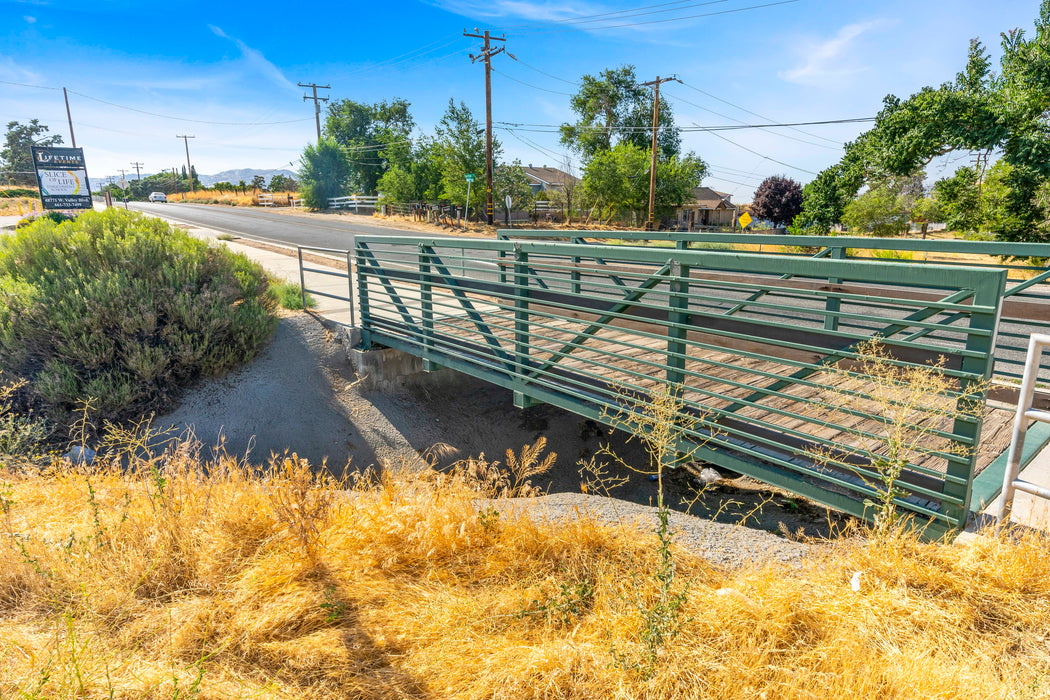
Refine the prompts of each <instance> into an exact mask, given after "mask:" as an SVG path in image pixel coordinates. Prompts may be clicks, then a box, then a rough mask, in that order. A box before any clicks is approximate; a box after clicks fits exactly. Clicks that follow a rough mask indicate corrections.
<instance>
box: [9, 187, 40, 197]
mask: <svg viewBox="0 0 1050 700" xmlns="http://www.w3.org/2000/svg"><path fill="white" fill-rule="evenodd" d="M39 196H40V192H38V191H37V190H31V189H29V188H28V187H9V188H7V189H2V190H0V199H15V198H17V197H33V198H34V199H35V198H37V197H39Z"/></svg>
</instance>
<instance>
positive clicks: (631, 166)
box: [580, 143, 707, 218]
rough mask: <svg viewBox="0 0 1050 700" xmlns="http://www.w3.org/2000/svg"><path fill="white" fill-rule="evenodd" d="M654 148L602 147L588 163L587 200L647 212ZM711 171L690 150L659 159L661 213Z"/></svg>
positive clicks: (583, 184) (583, 185) (584, 186)
mask: <svg viewBox="0 0 1050 700" xmlns="http://www.w3.org/2000/svg"><path fill="white" fill-rule="evenodd" d="M651 162H652V155H651V151H649V150H648V149H641V148H638V147H637V146H635V145H634V144H633V143H621V144H618V145H617V146H615V147H613V148H612V149H611V150H608V151H599V152H597V153H595V155H594V156H593V157H592V158H591V160H590V161H589V162H588V163H587V166H586V168H585V170H584V174H583V179H582V181H581V182H580V189H581V190H582V193H583V196H584V198H585V199H586V200H588V201H591V202H593V203H594V205H596V206H598V207H600V208H601V209H603V210H609V211H610V213H609V214H608V215H607V218H610V217H611V216H612V215H613V214H612V212H613V211H614V210H615V211H620V212H626V211H629V212H633V213H635V214H638V215H642V214H645V213H646V212H647V211H648V208H649V177H648V172H649V167H650V164H651ZM706 173H707V165H706V164H705V163H704V162H703V161H702V160H700V159H699V158H698V157H696V155H695V154H693V153H689V154H687V155H685V156H682V157H681V158H678V157H673V158H669V159H665V160H660V161H657V165H656V197H655V200H656V201H655V207H656V213H657V214H658V215H659V216H664V215H667V214H669V213H671V212H672V211H673V210H674V209H675V208H677V207H680V206H681V205H682V204H684V203H685V201H686V200H687V199H688V198H689V197H690V196H691V195H692V191H693V189H694V188H695V187H698V186H699V185H700V182H701V180H702V179H703V177H704V175H705V174H706Z"/></svg>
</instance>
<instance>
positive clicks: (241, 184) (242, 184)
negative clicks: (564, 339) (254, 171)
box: [182, 168, 248, 194]
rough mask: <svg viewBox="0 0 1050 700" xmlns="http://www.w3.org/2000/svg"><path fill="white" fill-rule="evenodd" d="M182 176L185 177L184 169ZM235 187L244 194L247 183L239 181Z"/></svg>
mask: <svg viewBox="0 0 1050 700" xmlns="http://www.w3.org/2000/svg"><path fill="white" fill-rule="evenodd" d="M182 174H183V175H185V174H186V168H183V169H182ZM237 187H238V189H240V191H241V194H246V192H245V190H247V189H248V184H247V183H246V182H245V181H244V180H241V181H239V182H238V183H237Z"/></svg>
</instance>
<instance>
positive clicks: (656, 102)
mask: <svg viewBox="0 0 1050 700" xmlns="http://www.w3.org/2000/svg"><path fill="white" fill-rule="evenodd" d="M672 80H673V81H675V82H679V83H680V82H682V81H681V80H678V76H675V75H672V76H671V77H670V78H660V76H656V80H652V81H650V82H648V83H642V87H651V88H653V162H652V164H651V165H650V167H649V221H648V222H646V224H645V230H647V231H652V230H653V229H654V228H655V224H654V223H653V209H654V208H655V206H656V153H657V151H656V134H657V132H658V131H659V125H660V84H661V83H667V82H670V81H672Z"/></svg>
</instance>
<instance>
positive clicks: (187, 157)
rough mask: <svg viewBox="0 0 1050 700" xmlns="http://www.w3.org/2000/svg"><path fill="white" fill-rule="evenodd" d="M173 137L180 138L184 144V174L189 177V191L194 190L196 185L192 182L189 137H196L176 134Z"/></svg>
mask: <svg viewBox="0 0 1050 700" xmlns="http://www.w3.org/2000/svg"><path fill="white" fill-rule="evenodd" d="M175 138H177V139H182V142H183V143H185V144H186V175H188V176H189V178H190V192H196V191H197V187H196V186H195V185H194V184H193V166H192V165H190V139H195V138H197V137H196V136H178V135H176V136H175Z"/></svg>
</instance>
